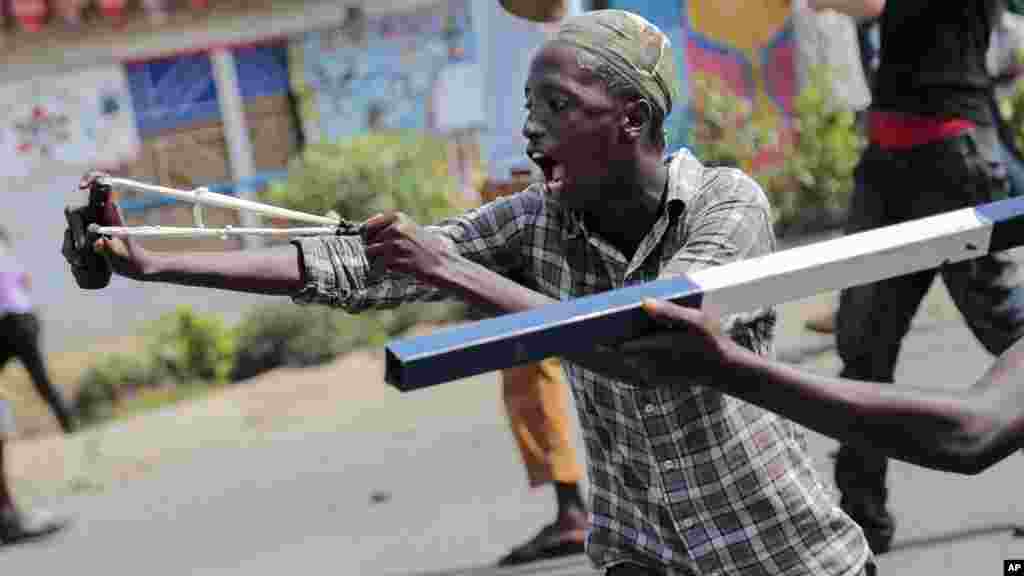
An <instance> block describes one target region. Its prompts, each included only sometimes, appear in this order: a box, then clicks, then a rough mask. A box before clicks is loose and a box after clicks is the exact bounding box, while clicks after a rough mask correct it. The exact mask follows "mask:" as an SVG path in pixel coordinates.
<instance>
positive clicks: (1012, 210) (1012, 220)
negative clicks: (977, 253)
mask: <svg viewBox="0 0 1024 576" xmlns="http://www.w3.org/2000/svg"><path fill="white" fill-rule="evenodd" d="M974 212H975V214H977V215H978V217H979V218H981V219H983V220H986V221H988V222H989V223H990V224H992V240H991V241H990V242H989V248H988V251H989V252H1001V251H1003V250H1007V249H1009V248H1013V247H1015V246H1020V245H1021V244H1024V219H1022V218H1021V216H1022V215H1024V197H1022V198H1009V199H1007V200H1000V201H998V202H992V203H990V204H983V205H981V206H978V207H977V208H975V209H974Z"/></svg>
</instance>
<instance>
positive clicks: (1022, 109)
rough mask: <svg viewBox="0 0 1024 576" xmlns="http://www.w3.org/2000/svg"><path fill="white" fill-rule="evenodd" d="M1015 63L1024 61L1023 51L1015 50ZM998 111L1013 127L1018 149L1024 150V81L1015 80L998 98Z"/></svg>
mask: <svg viewBox="0 0 1024 576" xmlns="http://www.w3.org/2000/svg"><path fill="white" fill-rule="evenodd" d="M1016 57H1017V63H1018V64H1020V63H1024V51H1018V52H1017V55H1016ZM999 113H1000V114H1001V115H1002V116H1003V119H1005V120H1006V123H1007V124H1009V125H1010V127H1011V128H1012V129H1013V134H1014V140H1015V141H1016V144H1017V149H1018V150H1024V82H1016V83H1014V85H1013V89H1012V90H1010V91H1009V93H1008V94H1007V95H1005V96H1002V97H1000V98H999Z"/></svg>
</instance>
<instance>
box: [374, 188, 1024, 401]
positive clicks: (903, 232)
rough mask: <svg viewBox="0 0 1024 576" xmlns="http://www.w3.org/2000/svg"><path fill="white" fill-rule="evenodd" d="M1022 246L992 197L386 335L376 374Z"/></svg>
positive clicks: (632, 334)
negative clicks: (659, 303)
mask: <svg viewBox="0 0 1024 576" xmlns="http://www.w3.org/2000/svg"><path fill="white" fill-rule="evenodd" d="M1022 244H1024V198H1012V199H1009V200H1002V201H999V202H993V203H991V204H985V205H982V206H978V207H975V208H964V209H961V210H956V211H953V212H947V213H944V214H939V215H936V216H932V217H928V218H923V219H920V220H914V221H910V222H905V223H901V224H896V225H893V226H888V227H884V228H878V229H875V230H870V231H867V232H862V233H858V234H851V235H848V236H844V237H841V238H837V239H834V240H829V241H825V242H820V243H816V244H811V245H807V246H802V247H798V248H792V249H789V250H784V251H781V252H776V253H774V254H770V255H767V256H763V257H760V258H754V259H750V260H744V261H740V262H735V263H732V264H728V265H724V266H718V267H714V268H708V269H704V270H701V271H699V272H697V273H694V274H693V275H691V276H684V277H678V278H672V279H664V280H657V281H654V282H649V283H645V284H638V285H635V286H630V287H626V288H622V289H618V290H611V291H608V292H604V293H601V294H595V295H591V296H586V297H583V298H577V299H574V300H568V301H564V302H560V303H556V304H551V305H548V306H544V307H541V308H538V309H535V310H530V311H527V312H521V313H516V314H509V315H505V316H500V317H497V318H492V319H488V320H483V321H479V322H475V323H472V324H467V325H464V326H459V327H455V328H450V329H445V330H441V331H438V332H436V333H433V334H429V335H426V336H419V337H414V338H407V339H401V340H395V341H392V342H390V343H389V344H388V345H387V348H386V374H385V378H386V380H387V381H388V382H389V383H390V384H391V385H393V386H395V387H396V388H398V389H400V390H403V391H408V390H414V389H418V388H424V387H427V386H433V385H436V384H441V383H444V382H449V381H452V380H457V379H460V378H465V377H469V376H473V375H476V374H481V373H484V372H490V371H492V370H499V369H503V368H509V367H512V366H517V365H521V364H526V363H529V362H535V361H539V360H542V359H544V358H547V357H550V356H564V355H567V354H570V353H574V352H576V353H578V352H586V351H589V350H592V349H593V347H594V345H595V344H614V343H618V342H624V341H628V340H630V339H633V338H636V337H639V336H642V335H644V334H647V333H650V332H651V331H652V330H653V329H654V326H653V324H652V322H651V320H650V319H649V318H648V317H647V315H646V314H645V313H644V312H643V310H642V309H641V307H640V306H641V302H642V301H643V300H644V299H646V298H656V299H664V300H671V301H673V302H676V303H680V304H685V305H690V306H701V307H702V308H704V309H705V310H708V311H709V312H711V313H712V314H716V315H725V314H731V313H739V312H745V311H750V310H754V309H757V308H759V307H762V306H771V305H777V304H781V303H784V302H788V301H792V300H798V299H801V298H805V297H807V296H811V295H814V294H818V293H821V292H828V291H832V290H838V289H842V288H847V287H851V286H856V285H859V284H866V283H870V282H876V281H879V280H884V279H887V278H892V277H896V276H901V275H905V274H910V273H913V272H917V271H920V270H926V269H930V268H935V267H938V266H941V265H943V264H951V263H956V262H961V261H964V260H970V259H973V258H977V257H979V256H982V255H985V254H990V253H994V252H1000V251H1003V250H1006V249H1009V248H1013V247H1017V246H1020V245H1022Z"/></svg>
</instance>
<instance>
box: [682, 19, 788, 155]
mask: <svg viewBox="0 0 1024 576" xmlns="http://www.w3.org/2000/svg"><path fill="white" fill-rule="evenodd" d="M687 4H688V6H687V9H686V12H685V14H686V17H687V25H686V28H687V36H688V38H687V65H688V67H689V71H690V73H691V74H697V73H705V74H709V75H714V76H717V77H718V78H720V79H722V80H723V81H724V83H725V85H726V86H727V87H728V88H729V89H730V90H731V91H732V92H733V93H735V94H736V95H737V96H740V97H742V98H744V99H745V100H747V101H748V102H749V103H750V105H751V110H752V117H753V121H754V122H757V123H759V124H761V125H762V126H764V127H766V128H769V129H772V130H773V131H774V132H775V133H776V134H777V135H778V137H779V138H778V141H777V144H776V145H775V146H770V147H768V148H767V149H765V150H763V151H762V153H761V155H760V157H759V158H758V159H757V163H758V164H761V165H763V164H769V163H774V162H776V161H778V160H780V159H781V157H780V155H781V149H780V146H781V145H782V144H783V143H785V142H787V141H788V140H789V138H790V137H791V120H790V114H791V113H792V110H793V98H794V96H795V92H796V64H795V59H794V51H795V38H794V35H793V24H792V21H791V18H790V14H791V8H790V3H789V2H779V1H778V0H774V1H764V0H758V1H749V0H746V1H744V0H689V2H687Z"/></svg>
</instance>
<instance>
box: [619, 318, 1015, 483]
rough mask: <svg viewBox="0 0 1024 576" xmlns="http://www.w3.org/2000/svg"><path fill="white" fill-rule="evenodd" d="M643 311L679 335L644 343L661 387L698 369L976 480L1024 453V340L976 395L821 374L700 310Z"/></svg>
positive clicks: (806, 418)
mask: <svg viewBox="0 0 1024 576" xmlns="http://www.w3.org/2000/svg"><path fill="white" fill-rule="evenodd" d="M643 308H644V311H645V312H647V313H648V314H649V315H650V316H651V317H652V318H654V319H655V320H656V321H657V322H658V324H659V325H660V326H661V328H662V330H668V331H672V332H674V333H675V335H674V337H672V338H666V339H664V340H663V342H662V347H661V348H660V349H656V347H655V346H652V345H651V343H650V342H648V343H647V344H646V345H645V346H644V349H645V350H646V351H647V352H648V353H649V355H650V356H649V361H650V365H655V366H657V370H656V371H657V372H658V374H657V377H658V379H659V380H663V381H665V382H669V381H672V380H678V378H679V376H680V375H681V372H682V369H681V367H684V366H685V367H686V368H685V369H686V370H688V371H689V370H698V371H700V372H702V373H705V374H707V375H708V378H707V383H708V385H709V386H713V387H715V388H717V389H719V390H721V391H722V392H724V393H726V394H729V395H731V396H735V397H736V398H739V399H741V400H744V401H747V402H750V403H752V404H756V405H758V406H761V407H762V408H765V409H767V410H770V411H772V412H775V413H777V414H780V415H782V416H784V417H786V418H789V419H791V420H793V421H795V422H798V423H800V424H802V425H804V426H807V427H808V428H810V429H812V430H815V431H817V432H819V433H821V434H824V435H826V436H829V437H831V438H834V439H836V440H839V441H840V442H843V443H846V444H852V445H862V446H868V447H872V448H874V449H879V448H881V449H883V450H884V451H885V454H886V455H887V456H889V457H892V458H898V459H900V460H903V461H906V462H910V463H912V464H917V465H919V466H924V467H927V468H934V469H938V470H944V471H949V472H958V473H961V474H977V473H979V472H982V471H984V470H985V469H987V468H989V467H991V466H992V465H993V464H995V463H997V462H999V461H1001V460H1003V459H1005V458H1006V457H1007V456H1009V455H1010V454H1013V453H1014V452H1016V451H1017V450H1019V449H1021V448H1024V378H1022V371H1024V340H1020V341H1018V342H1017V343H1016V344H1014V345H1013V346H1011V347H1010V348H1009V349H1008V350H1007V351H1006V352H1004V353H1003V354H1002V355H1001V356H1000V357H999V358H998V359H997V360H996V362H995V363H994V364H993V365H992V367H991V368H990V369H989V370H988V371H987V372H986V373H985V375H984V376H982V377H981V378H980V379H979V380H978V381H977V382H976V383H975V384H974V385H973V386H972V387H971V388H970V389H969V390H967V391H965V392H951V391H946V390H935V389H926V388H917V387H912V386H907V385H905V384H900V385H899V386H893V385H891V384H881V383H877V382H864V381H857V380H849V379H844V378H835V377H830V376H823V375H820V374H815V373H813V372H809V371H805V370H801V369H799V368H797V367H795V366H790V365H788V364H785V363H782V362H777V361H773V360H771V359H768V358H765V357H763V356H760V355H757V354H753V353H751V352H750V351H749V350H747V349H745V348H743V347H741V346H738V345H736V343H735V342H733V341H732V340H730V339H729V338H726V337H724V336H723V335H722V334H721V332H720V331H719V330H718V329H717V322H716V321H714V320H713V319H712V317H711V316H709V315H708V314H706V313H704V312H701V311H699V310H695V309H692V308H687V307H683V306H677V305H675V304H672V303H669V302H664V301H653V300H650V301H645V302H644V304H643ZM633 346H634V344H633V343H627V344H624V345H623V349H624V350H625V351H627V352H628V351H630V350H631V349H632V347H633Z"/></svg>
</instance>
